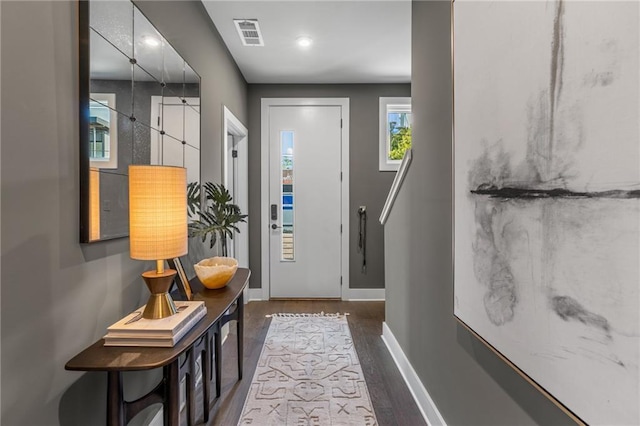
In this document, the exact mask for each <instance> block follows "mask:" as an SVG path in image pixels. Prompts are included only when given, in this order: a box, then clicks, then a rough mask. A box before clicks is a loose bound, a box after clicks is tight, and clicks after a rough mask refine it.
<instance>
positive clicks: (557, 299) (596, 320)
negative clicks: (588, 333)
mask: <svg viewBox="0 0 640 426" xmlns="http://www.w3.org/2000/svg"><path fill="white" fill-rule="evenodd" d="M551 307H552V308H553V311H554V312H555V313H556V314H558V316H559V317H560V318H562V319H563V320H565V321H569V320H575V321H580V322H581V323H583V324H585V325H588V326H591V327H595V328H597V329H600V330H602V331H603V332H604V333H605V334H606V335H607V337H608V338H611V326H610V325H609V321H607V319H606V318H605V317H603V316H602V315H598V314H594V313H593V312H589V311H588V310H587V309H585V307H584V306H582V305H581V304H580V303H579V302H578V301H577V300H575V299H574V298H572V297H569V296H553V297H551Z"/></svg>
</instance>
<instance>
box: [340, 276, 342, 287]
mask: <svg viewBox="0 0 640 426" xmlns="http://www.w3.org/2000/svg"><path fill="white" fill-rule="evenodd" d="M340 287H342V275H340Z"/></svg>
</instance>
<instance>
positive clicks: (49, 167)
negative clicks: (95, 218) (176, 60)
mask: <svg viewBox="0 0 640 426" xmlns="http://www.w3.org/2000/svg"><path fill="white" fill-rule="evenodd" d="M143 7H144V12H145V14H147V16H149V18H150V20H151V21H152V22H154V23H156V24H157V26H158V28H159V29H160V30H161V31H163V32H164V33H165V36H166V37H167V38H168V39H169V40H170V41H171V42H172V44H173V45H174V46H175V47H176V50H178V51H179V52H181V54H182V55H183V56H184V57H185V59H186V60H187V61H188V62H189V63H190V64H191V65H192V66H193V68H194V69H195V70H196V71H197V72H198V73H199V74H200V75H201V76H202V83H203V87H202V115H203V122H202V130H203V131H202V134H203V137H202V145H203V153H205V154H206V158H205V157H203V161H202V169H203V176H204V177H205V179H216V178H217V177H219V176H220V164H221V156H220V154H219V150H220V146H221V144H220V140H221V133H222V130H221V129H222V123H221V120H222V105H223V103H224V104H227V105H228V106H229V107H230V108H231V110H232V111H234V112H235V113H236V115H237V116H238V117H239V118H240V119H241V120H246V118H247V108H246V83H245V82H244V79H243V77H242V76H241V75H240V73H239V71H238V70H237V68H236V66H235V63H233V62H232V61H231V60H230V59H229V54H228V52H227V51H226V49H225V48H224V46H223V45H222V44H221V43H220V41H219V40H220V38H219V36H218V34H217V32H216V31H215V29H214V27H213V25H212V24H211V23H210V22H209V21H208V18H206V16H207V15H205V14H204V10H203V7H202V5H201V4H200V3H199V2H198V3H195V2H168V1H167V2H164V1H162V2H154V3H151V2H146V1H145V2H144V4H143ZM0 15H1V25H0V27H1V31H2V33H1V36H0V38H1V48H0V51H1V55H2V57H1V62H2V75H1V86H2V94H1V105H0V110H1V111H2V121H1V129H2V133H1V138H2V153H1V175H0V184H1V195H0V196H1V216H2V224H1V233H0V235H1V237H2V239H1V243H0V248H1V253H2V258H1V263H2V270H1V280H2V281H1V282H2V300H1V308H0V315H1V321H0V324H1V327H2V330H1V335H2V341H1V349H2V353H1V358H2V365H1V369H2V377H1V387H2V390H3V392H2V401H1V405H2V408H1V418H0V423H2V425H6V426H21V425H56V424H63V425H95V424H104V413H105V390H106V380H105V379H106V377H105V375H104V373H86V374H83V373H77V372H67V371H65V370H64V364H65V363H66V362H67V361H68V360H69V359H70V358H71V357H72V356H73V355H75V354H76V353H77V352H79V351H80V350H82V349H83V348H85V347H86V346H88V345H89V344H91V343H93V342H94V341H95V340H97V339H99V338H100V337H101V336H102V335H103V334H104V332H105V329H106V327H107V326H108V325H109V324H111V323H113V322H115V321H116V320H117V319H119V318H121V317H122V316H123V315H125V314H126V313H128V312H130V311H131V310H132V309H134V308H135V307H137V306H138V305H140V304H142V303H144V301H145V298H146V295H147V294H148V293H147V291H146V290H145V289H144V283H143V281H142V279H141V278H140V276H139V274H140V273H141V272H143V271H144V270H145V269H149V268H150V267H151V266H152V265H151V264H149V263H146V262H140V261H133V260H131V259H130V258H129V244H128V243H129V242H128V240H127V239H120V240H114V241H110V242H103V243H94V244H91V245H80V244H79V243H78V240H79V235H78V224H79V184H78V182H79V172H78V167H79V166H78V156H79V148H78V146H79V141H78V114H79V112H78V72H77V69H78V54H77V51H78V48H77V46H78V40H77V32H78V30H77V25H78V24H77V4H76V2H70V1H53V2H52V1H42V2H11V1H2V2H0ZM149 379H150V377H149V375H147V374H145V375H139V374H129V375H127V377H126V380H128V384H129V385H132V386H131V388H130V389H127V391H131V392H128V393H127V396H128V397H133V396H135V393H136V392H139V391H140V390H141V389H142V388H146V389H148V388H149V386H150V385H151V383H150V380H149Z"/></svg>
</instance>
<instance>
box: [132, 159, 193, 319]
mask: <svg viewBox="0 0 640 426" xmlns="http://www.w3.org/2000/svg"><path fill="white" fill-rule="evenodd" d="M129 247H130V250H131V258H132V259H137V260H155V261H156V269H155V270H151V271H146V272H144V273H143V274H142V278H143V279H144V281H145V283H146V284H147V287H148V288H149V291H150V292H151V296H149V300H148V301H147V305H146V307H145V308H144V312H143V313H142V317H143V318H148V319H159V318H165V317H168V316H171V315H173V314H175V313H176V312H177V310H176V306H175V304H174V303H173V299H171V296H170V295H169V293H168V291H169V288H170V287H171V284H172V283H173V279H174V277H175V275H176V271H175V270H173V269H166V270H165V269H164V261H165V259H173V258H175V257H179V256H183V255H185V254H187V251H188V248H187V169H185V168H183V167H171V166H150V165H132V166H129Z"/></svg>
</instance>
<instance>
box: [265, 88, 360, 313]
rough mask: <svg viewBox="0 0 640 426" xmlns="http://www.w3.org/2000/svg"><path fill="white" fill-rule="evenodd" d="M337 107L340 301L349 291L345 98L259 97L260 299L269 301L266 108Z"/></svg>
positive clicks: (347, 131) (346, 103) (347, 118)
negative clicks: (339, 121) (339, 120)
mask: <svg viewBox="0 0 640 426" xmlns="http://www.w3.org/2000/svg"><path fill="white" fill-rule="evenodd" d="M305 105H306V106H340V107H342V109H341V111H342V151H341V157H342V158H341V166H342V196H341V204H342V205H341V217H342V236H341V244H340V245H341V259H342V268H341V274H342V289H341V294H342V299H343V300H345V298H346V297H347V294H348V293H347V292H346V291H345V289H348V288H349V98H262V102H261V116H260V117H261V118H260V137H261V143H260V169H261V173H260V174H261V182H260V224H261V227H262V231H261V233H260V246H261V247H260V249H261V252H262V259H261V260H260V261H261V263H262V298H263V300H269V298H270V290H271V281H270V276H271V274H270V272H271V271H270V262H269V108H270V107H272V106H305Z"/></svg>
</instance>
